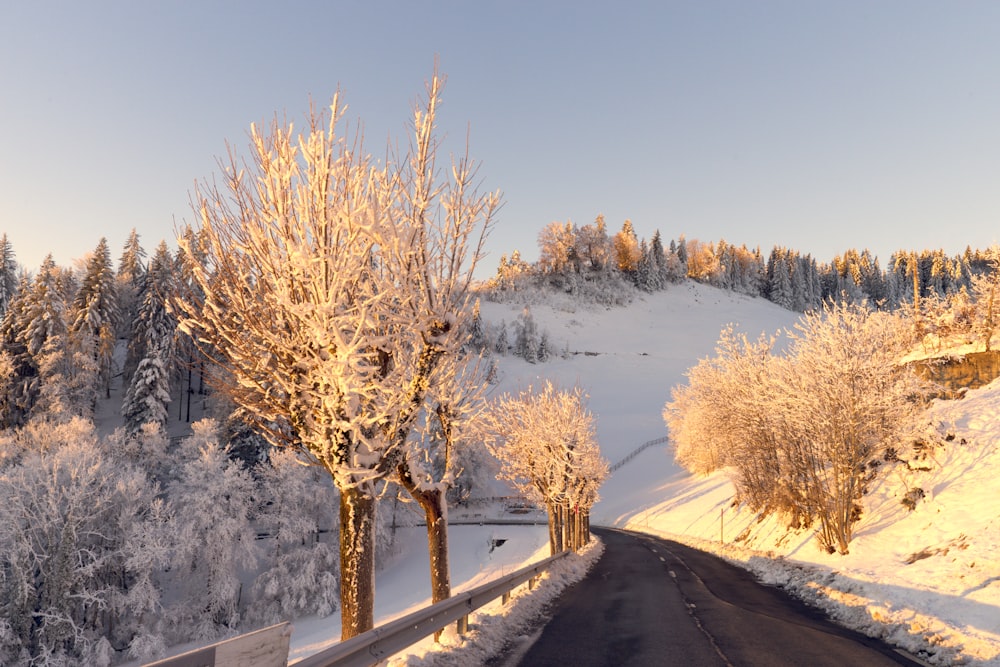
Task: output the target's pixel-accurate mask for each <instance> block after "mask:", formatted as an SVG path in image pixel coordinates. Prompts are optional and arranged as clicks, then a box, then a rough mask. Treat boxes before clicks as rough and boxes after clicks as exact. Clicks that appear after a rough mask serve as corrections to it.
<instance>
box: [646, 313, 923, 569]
mask: <svg viewBox="0 0 1000 667" xmlns="http://www.w3.org/2000/svg"><path fill="white" fill-rule="evenodd" d="M790 336H791V344H790V346H789V349H788V351H787V353H786V355H785V356H784V357H780V358H778V357H773V356H772V354H771V349H772V345H773V343H772V341H770V340H768V339H760V340H759V341H757V342H756V343H751V342H748V341H747V340H746V339H745V338H743V337H738V336H735V335H734V334H733V332H732V331H731V330H727V331H725V332H724V333H723V336H722V339H721V340H720V344H719V347H718V350H717V351H718V356H717V357H716V358H714V359H710V360H703V361H702V362H700V363H699V364H698V365H697V366H696V367H695V368H693V369H692V370H691V371H690V372H689V373H688V379H689V383H688V385H687V386H686V387H682V388H679V389H675V390H674V392H673V400H672V401H671V403H668V404H667V406H666V409H665V411H664V417H665V419H666V421H667V425H668V427H669V428H670V432H671V438H672V440H673V441H674V446H675V451H676V455H677V458H678V461H679V462H680V463H681V464H682V465H684V466H685V467H687V468H688V469H690V470H692V471H695V472H709V471H711V470H715V469H717V468H720V467H729V468H730V469H731V470H732V471H733V474H734V482H735V484H736V487H737V490H738V492H739V494H740V499H741V500H742V501H743V502H746V503H748V504H749V505H750V506H751V507H753V508H754V509H756V510H758V511H761V512H762V513H769V512H773V511H781V512H787V513H788V514H790V515H791V516H792V517H793V523H795V524H799V525H809V524H810V523H811V522H813V521H814V520H816V521H818V522H819V530H818V532H817V536H818V538H819V540H820V543H821V544H822V546H823V547H824V548H825V549H827V550H829V551H830V552H833V551H839V552H841V553H847V550H848V545H849V543H850V541H851V536H852V526H853V524H854V523H855V522H856V521H857V519H858V517H859V516H860V511H861V506H860V501H861V497H862V495H863V493H864V489H865V485H866V484H867V482H868V481H869V479H870V476H871V475H872V474H874V466H875V465H876V462H877V461H878V460H879V458H880V457H881V456H882V455H883V454H884V453H885V451H886V450H887V449H888V448H889V447H890V446H892V445H893V444H894V443H898V442H899V441H901V440H903V439H904V438H905V437H906V436H907V435H908V434H909V433H911V430H910V429H912V427H913V423H914V422H913V419H914V416H915V415H916V413H917V410H918V409H919V406H920V401H919V397H920V396H922V395H923V394H924V393H925V391H926V389H925V388H924V387H923V386H922V384H921V383H920V382H919V381H918V380H917V378H916V376H915V375H914V373H913V371H912V370H911V369H910V368H908V367H906V366H904V365H901V364H900V363H899V360H900V358H901V357H902V356H903V354H904V353H905V352H906V351H908V350H909V349H910V347H911V346H912V343H913V337H912V330H911V327H910V324H909V322H907V321H906V319H905V318H903V317H901V316H899V315H894V314H889V313H886V312H879V311H870V310H869V309H868V308H866V307H865V305H863V304H862V305H852V304H839V305H829V306H827V307H826V308H825V309H824V310H823V311H811V312H809V313H806V315H805V316H804V317H803V319H802V321H801V323H800V324H799V325H797V327H796V332H795V333H792V334H790Z"/></svg>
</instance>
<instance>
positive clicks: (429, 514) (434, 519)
mask: <svg viewBox="0 0 1000 667" xmlns="http://www.w3.org/2000/svg"><path fill="white" fill-rule="evenodd" d="M396 472H397V473H398V476H399V482H400V485H401V486H402V487H403V488H404V489H405V490H406V492H407V493H408V494H410V497H411V498H413V499H414V500H415V501H417V504H418V505H420V508H421V509H423V510H424V517H425V518H426V520H427V555H428V556H429V557H430V565H431V602H432V603H437V602H441V601H442V600H447V599H448V598H450V597H451V571H450V568H449V565H448V521H447V519H446V517H445V501H446V498H445V491H444V489H441V488H433V489H421V488H419V487H418V486H417V484H416V483H415V482H414V481H413V477H412V476H411V475H410V472H409V469H408V468H407V467H406V464H404V463H401V464H400V465H399V466H398V467H397V468H396ZM440 637H441V631H440V630H439V631H437V632H435V633H434V641H438V640H439V639H440Z"/></svg>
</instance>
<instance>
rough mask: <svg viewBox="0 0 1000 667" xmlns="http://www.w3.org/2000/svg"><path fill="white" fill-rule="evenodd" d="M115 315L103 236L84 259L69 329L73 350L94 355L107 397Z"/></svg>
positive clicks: (110, 268)
mask: <svg viewBox="0 0 1000 667" xmlns="http://www.w3.org/2000/svg"><path fill="white" fill-rule="evenodd" d="M118 316H119V311H118V296H117V294H116V293H115V272H114V267H113V265H112V263H111V251H110V250H109V249H108V242H107V239H105V238H103V237H102V238H101V240H100V241H99V242H98V244H97V247H96V248H95V249H94V252H93V254H91V256H90V259H89V260H88V261H87V268H86V272H85V273H84V276H83V280H82V282H81V284H80V289H79V291H77V293H76V298H75V299H74V300H73V307H72V312H71V313H70V317H69V322H70V327H69V332H70V341H71V343H72V345H73V349H74V352H76V353H79V354H82V355H87V356H89V357H91V358H92V359H93V361H94V365H95V366H96V368H97V372H98V375H97V377H96V378H95V380H96V382H98V383H99V388H100V390H103V391H104V394H105V397H106V398H110V397H111V377H112V375H113V364H114V349H115V340H116V339H117V333H116V331H117V327H118ZM93 407H94V406H91V409H93Z"/></svg>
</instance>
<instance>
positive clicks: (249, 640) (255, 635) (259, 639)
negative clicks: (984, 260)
mask: <svg viewBox="0 0 1000 667" xmlns="http://www.w3.org/2000/svg"><path fill="white" fill-rule="evenodd" d="M291 636H292V628H291V626H290V625H289V624H288V623H279V624H278V625H272V626H271V627H269V628H264V629H262V630H256V631H254V632H248V633H246V634H245V635H239V636H238V637H233V638H232V639H226V640H224V641H221V642H216V643H214V644H209V645H208V646H203V647H202V648H197V649H194V650H193V651H187V652H186V653H181V654H180V655H175V656H174V657H172V658H164V659H163V660H157V661H156V662H150V663H146V664H145V665H143V667H246V666H247V665H253V667H284V665H287V664H288V642H289V639H291Z"/></svg>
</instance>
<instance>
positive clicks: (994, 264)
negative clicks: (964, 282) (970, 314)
mask: <svg viewBox="0 0 1000 667" xmlns="http://www.w3.org/2000/svg"><path fill="white" fill-rule="evenodd" d="M987 257H988V258H989V269H988V270H987V271H986V272H984V273H981V274H978V275H976V276H974V277H973V278H972V292H973V295H974V297H975V301H976V306H977V307H976V310H977V318H976V325H975V326H976V330H977V332H978V334H979V339H980V340H981V341H982V342H983V348H984V349H985V350H986V351H987V352H988V351H990V350H991V349H992V341H993V334H994V332H995V331H996V329H997V325H998V324H1000V313H998V311H1000V246H992V247H990V248H989V250H988V251H987Z"/></svg>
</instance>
